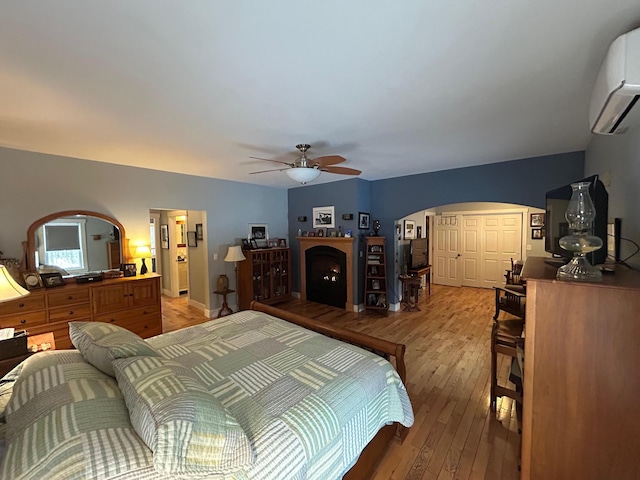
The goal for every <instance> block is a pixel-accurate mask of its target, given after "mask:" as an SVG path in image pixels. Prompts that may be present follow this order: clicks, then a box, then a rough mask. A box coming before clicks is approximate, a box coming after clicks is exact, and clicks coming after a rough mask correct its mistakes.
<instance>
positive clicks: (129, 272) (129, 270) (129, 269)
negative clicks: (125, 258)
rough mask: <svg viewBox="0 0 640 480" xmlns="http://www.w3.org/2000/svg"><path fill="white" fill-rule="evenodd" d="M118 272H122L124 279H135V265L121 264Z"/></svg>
mask: <svg viewBox="0 0 640 480" xmlns="http://www.w3.org/2000/svg"><path fill="white" fill-rule="evenodd" d="M120 270H122V272H123V273H124V276H125V277H135V276H136V273H137V270H136V264H135V263H123V264H122V265H120Z"/></svg>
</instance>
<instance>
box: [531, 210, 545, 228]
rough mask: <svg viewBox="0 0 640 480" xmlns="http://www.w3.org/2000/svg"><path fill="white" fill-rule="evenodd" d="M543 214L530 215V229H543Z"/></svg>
mask: <svg viewBox="0 0 640 480" xmlns="http://www.w3.org/2000/svg"><path fill="white" fill-rule="evenodd" d="M544 217H545V214H544V213H532V214H531V225H530V226H532V227H544V220H545V218H544Z"/></svg>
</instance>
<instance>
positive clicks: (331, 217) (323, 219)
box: [313, 207, 336, 228]
mask: <svg viewBox="0 0 640 480" xmlns="http://www.w3.org/2000/svg"><path fill="white" fill-rule="evenodd" d="M335 226H336V210H335V207H315V208H314V209H313V228H323V227H324V228H335Z"/></svg>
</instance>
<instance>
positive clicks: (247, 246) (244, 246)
mask: <svg viewBox="0 0 640 480" xmlns="http://www.w3.org/2000/svg"><path fill="white" fill-rule="evenodd" d="M242 250H251V243H249V240H247V239H246V238H243V239H242Z"/></svg>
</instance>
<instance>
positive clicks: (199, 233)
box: [196, 223, 204, 241]
mask: <svg viewBox="0 0 640 480" xmlns="http://www.w3.org/2000/svg"><path fill="white" fill-rule="evenodd" d="M196 239H197V240H200V241H202V240H204V232H203V231H202V224H201V223H196Z"/></svg>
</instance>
